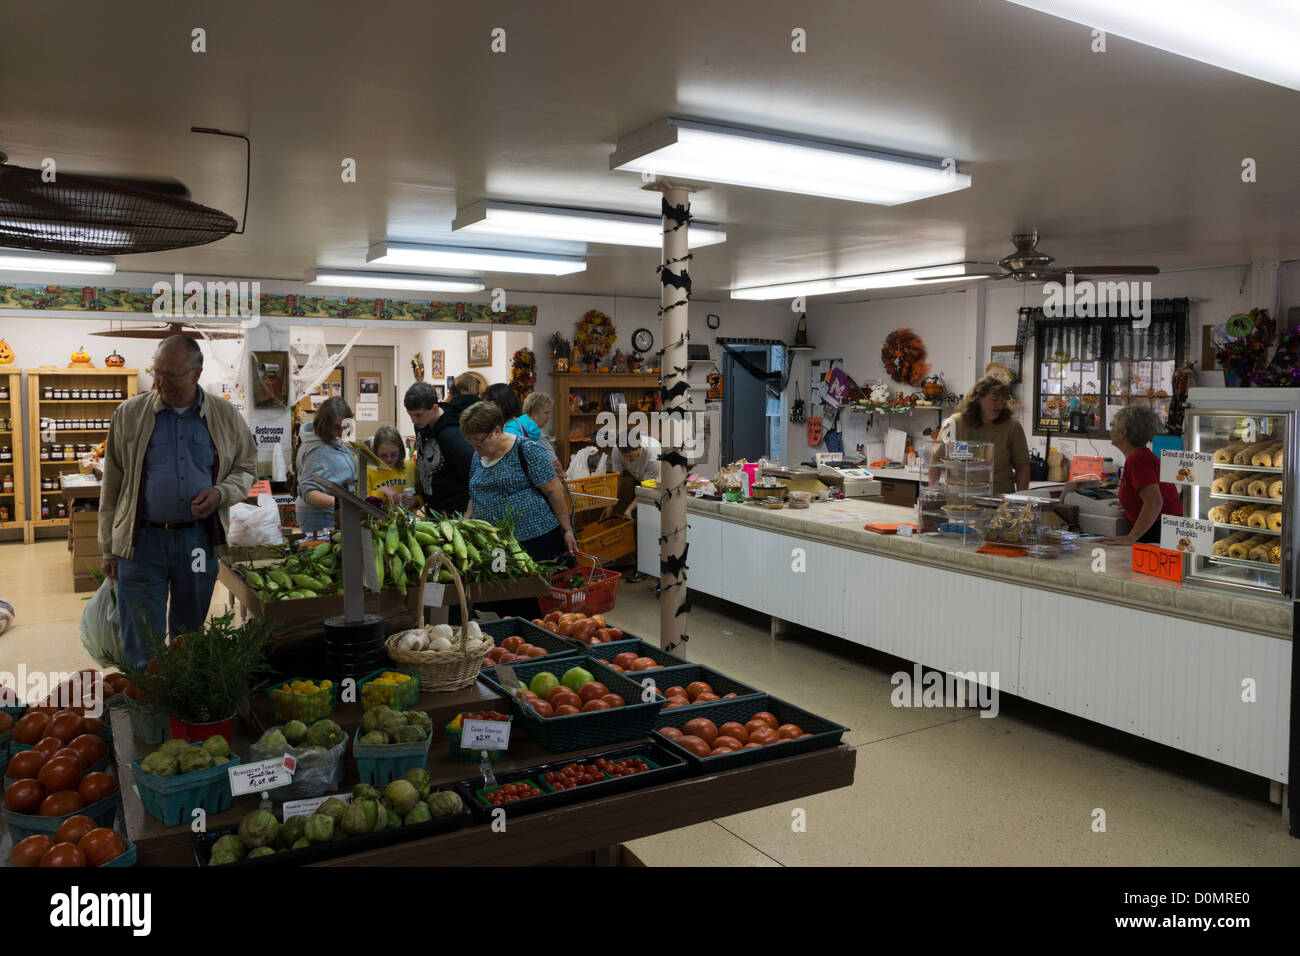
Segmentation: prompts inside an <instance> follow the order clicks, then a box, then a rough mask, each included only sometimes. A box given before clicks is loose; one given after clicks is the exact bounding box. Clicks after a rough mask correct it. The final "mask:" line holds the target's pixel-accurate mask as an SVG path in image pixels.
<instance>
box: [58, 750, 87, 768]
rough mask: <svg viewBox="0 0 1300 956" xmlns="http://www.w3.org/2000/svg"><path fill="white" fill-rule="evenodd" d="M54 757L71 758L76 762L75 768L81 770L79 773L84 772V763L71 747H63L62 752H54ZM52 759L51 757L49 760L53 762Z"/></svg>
mask: <svg viewBox="0 0 1300 956" xmlns="http://www.w3.org/2000/svg"><path fill="white" fill-rule="evenodd" d="M54 757H71V758H72V759H73V760H75V761H77V766H78V767H80V768H81V772H82V773H85V772H86V761H85V760H84V759H83V758H82V756H81V754H80V753H79V752H77V751H76V750H73V749H72V748H71V747H64V748H63V749H62V750H56V751H54ZM54 757H51V758H50V759H51V760H53V759H54Z"/></svg>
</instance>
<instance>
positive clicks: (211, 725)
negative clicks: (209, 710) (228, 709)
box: [168, 716, 235, 744]
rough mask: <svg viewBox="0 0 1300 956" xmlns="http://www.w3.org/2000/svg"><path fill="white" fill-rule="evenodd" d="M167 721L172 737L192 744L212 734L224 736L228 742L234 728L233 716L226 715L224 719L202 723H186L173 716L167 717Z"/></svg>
mask: <svg viewBox="0 0 1300 956" xmlns="http://www.w3.org/2000/svg"><path fill="white" fill-rule="evenodd" d="M168 721H169V722H170V724H171V734H172V736H173V737H179V738H181V739H182V740H188V741H189V742H190V743H192V744H201V743H203V741H205V740H207V739H208V738H209V737H211V736H212V735H213V734H220V735H221V736H223V737H225V738H226V743H230V735H231V733H232V732H234V729H235V718H234V717H233V716H231V717H227V718H226V719H225V720H213V721H209V722H208V723H204V724H187V723H184V722H183V721H179V720H177V719H176V718H175V717H169V718H168Z"/></svg>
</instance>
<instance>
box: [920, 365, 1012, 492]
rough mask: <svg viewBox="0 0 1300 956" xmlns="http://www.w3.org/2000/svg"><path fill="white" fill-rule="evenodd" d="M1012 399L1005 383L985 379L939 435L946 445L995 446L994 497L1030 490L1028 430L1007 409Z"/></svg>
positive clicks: (969, 395)
mask: <svg viewBox="0 0 1300 956" xmlns="http://www.w3.org/2000/svg"><path fill="white" fill-rule="evenodd" d="M1010 398H1011V390H1010V389H1009V388H1007V386H1006V384H1005V383H1003V382H1002V381H1000V380H998V379H996V378H994V377H993V376H991V375H989V376H985V377H984V378H982V379H980V380H979V381H978V382H976V383H975V385H974V387H973V388H971V390H970V391H969V392H967V393H966V396H965V397H964V398H963V399H962V400H961V404H960V405H958V406H957V411H956V412H954V413H953V416H952V417H951V418H949V419H948V420H947V421H945V422H944V423H943V427H942V429H941V430H940V433H939V434H940V437H941V438H942V439H943V440H944V441H945V442H948V441H974V442H991V443H992V445H993V493H994V494H995V495H1004V494H1007V493H1009V492H1013V491H1025V490H1026V489H1027V488H1028V487H1029V443H1028V442H1026V441H1025V430H1024V429H1023V428H1021V427H1020V423H1019V422H1017V421H1016V420H1015V419H1013V418H1012V417H1011V412H1010V411H1008V409H1007V402H1008V400H1009V399H1010Z"/></svg>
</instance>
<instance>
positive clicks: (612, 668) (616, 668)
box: [609, 664, 624, 674]
mask: <svg viewBox="0 0 1300 956" xmlns="http://www.w3.org/2000/svg"><path fill="white" fill-rule="evenodd" d="M609 669H610V670H612V671H618V672H619V673H620V674H622V673H624V668H622V667H619V666H618V665H617V664H610V665H609Z"/></svg>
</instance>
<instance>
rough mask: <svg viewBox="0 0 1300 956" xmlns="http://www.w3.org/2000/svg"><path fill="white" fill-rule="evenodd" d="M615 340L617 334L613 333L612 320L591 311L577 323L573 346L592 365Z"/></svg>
mask: <svg viewBox="0 0 1300 956" xmlns="http://www.w3.org/2000/svg"><path fill="white" fill-rule="evenodd" d="M616 338H618V333H617V332H615V331H614V320H613V319H611V318H610V317H609V316H607V315H606V314H605V313H604V312H598V311H596V310H595V309H592V310H591V311H590V312H588V313H587V314H586V315H584V316H583V317H582V320H581V321H579V322H578V330H577V332H576V334H575V335H574V336H573V344H574V345H575V346H576V347H577V349H578V351H579V352H581V353H582V356H583V358H584V359H585V360H586V361H587V362H588V363H594V362H599V361H600V360H601V359H602V358H604V357H605V355H606V354H607V353H608V352H609V350H610V349H611V348H612V347H613V345H614V340H615V339H616Z"/></svg>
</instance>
